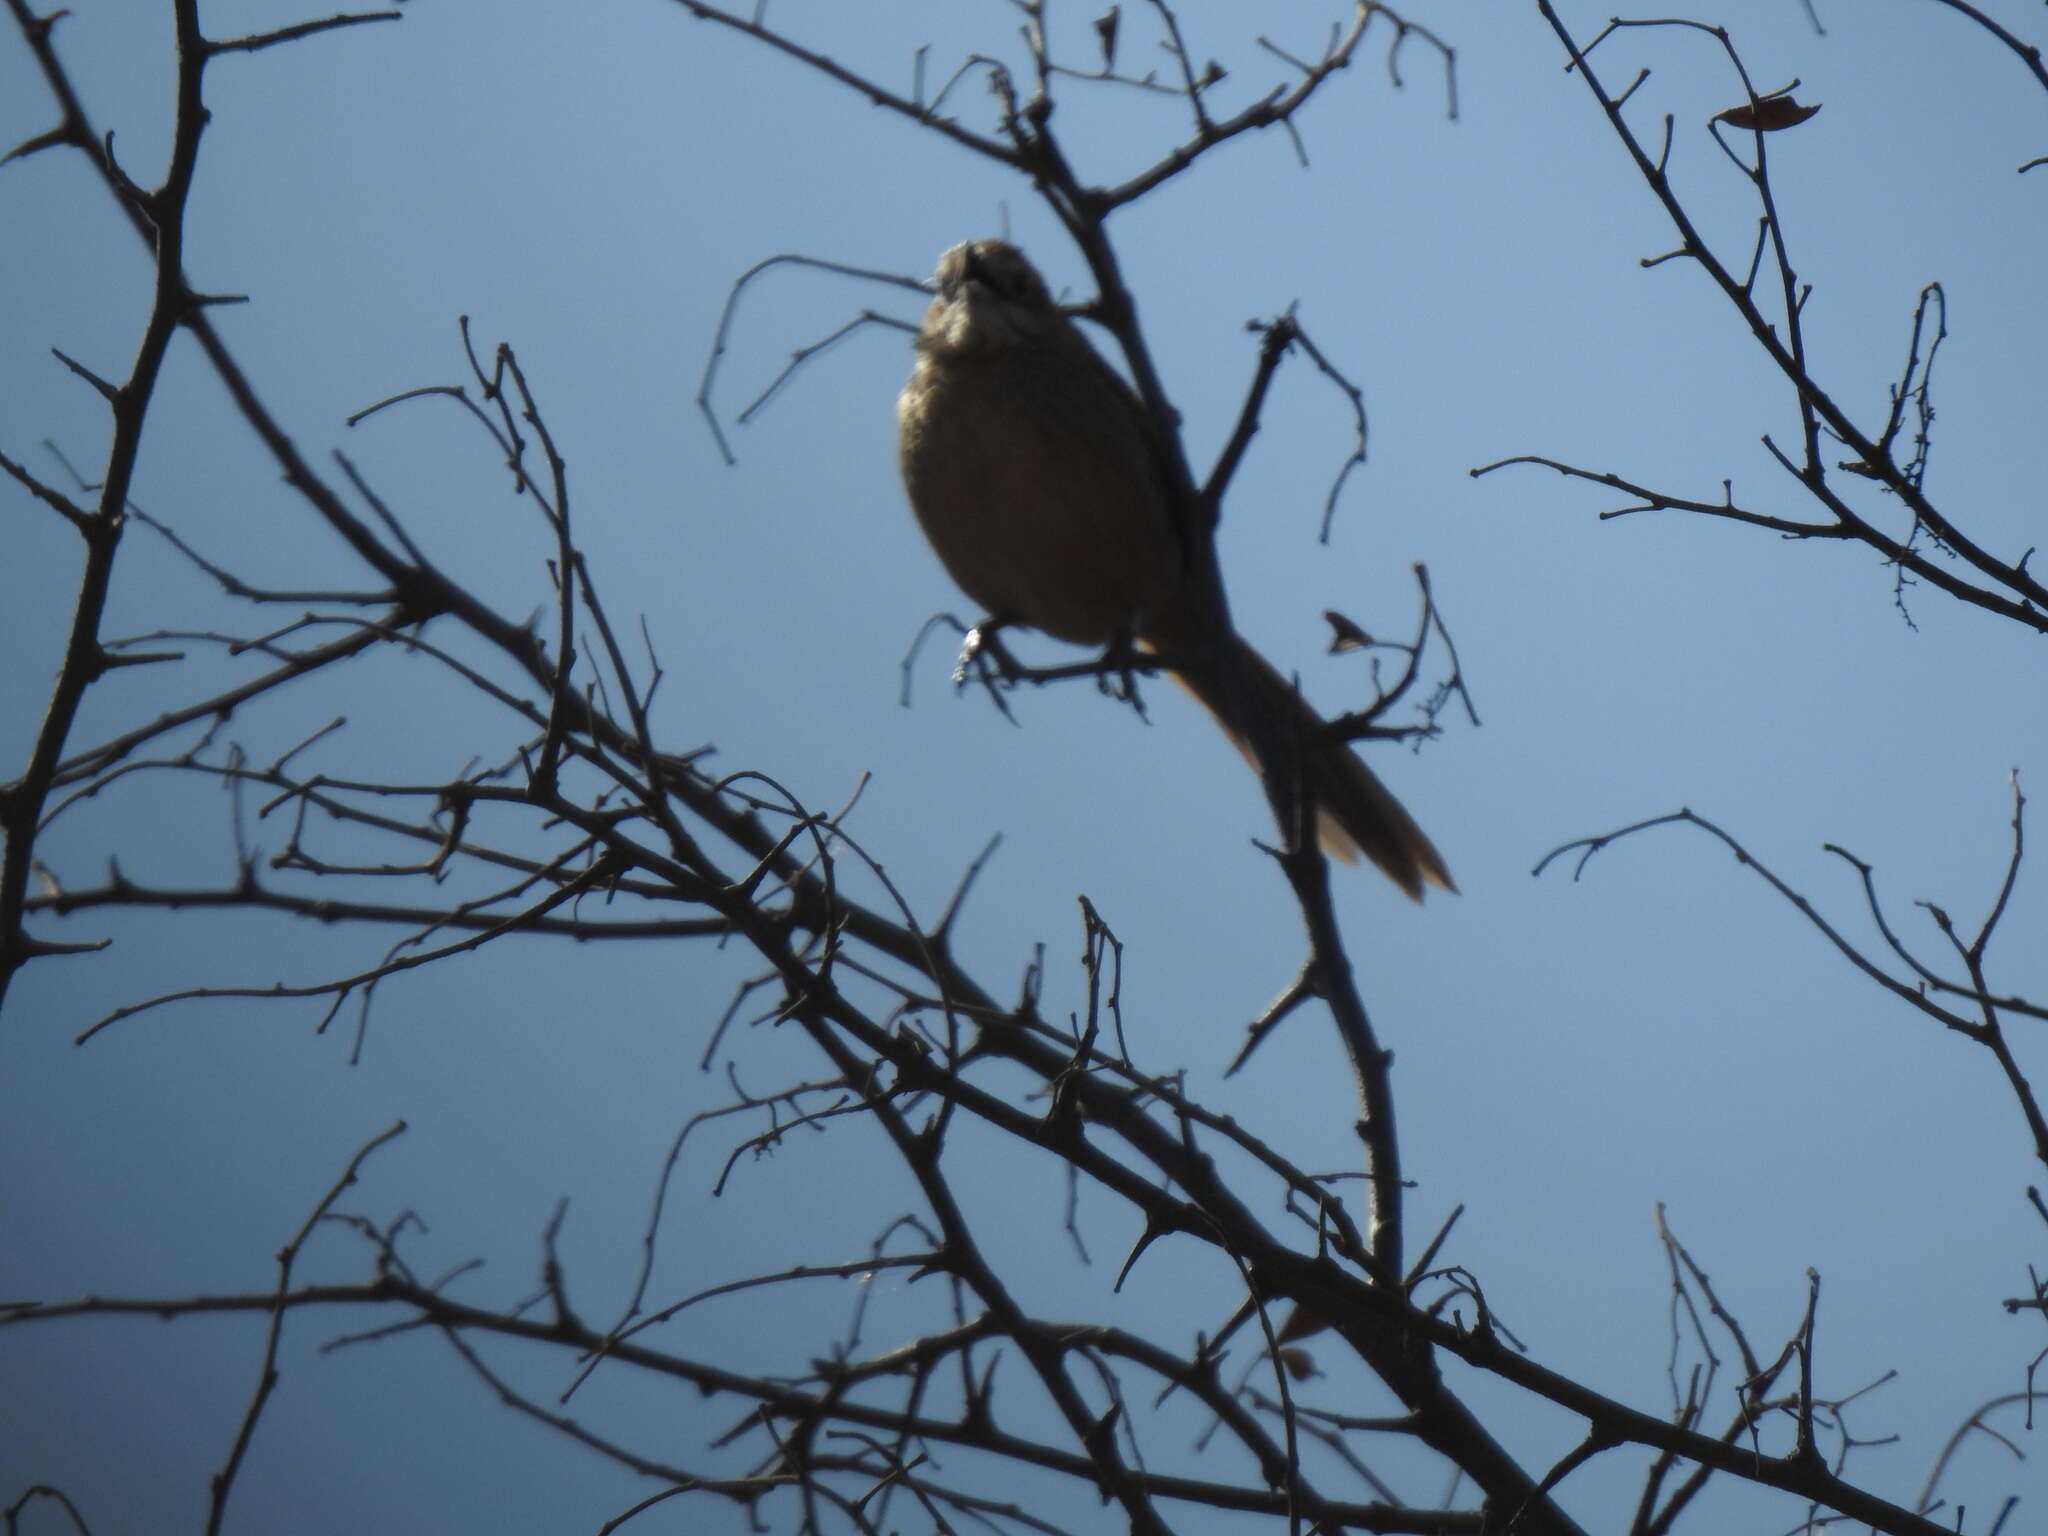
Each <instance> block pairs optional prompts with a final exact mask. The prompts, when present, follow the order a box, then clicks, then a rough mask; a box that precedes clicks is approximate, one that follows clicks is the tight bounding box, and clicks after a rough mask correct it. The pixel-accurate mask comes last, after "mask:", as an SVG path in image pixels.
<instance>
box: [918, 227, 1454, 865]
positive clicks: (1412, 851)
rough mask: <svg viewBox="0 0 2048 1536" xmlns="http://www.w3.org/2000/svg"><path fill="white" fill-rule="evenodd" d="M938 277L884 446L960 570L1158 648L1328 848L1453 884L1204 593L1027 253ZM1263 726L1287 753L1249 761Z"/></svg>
mask: <svg viewBox="0 0 2048 1536" xmlns="http://www.w3.org/2000/svg"><path fill="white" fill-rule="evenodd" d="M937 285H938V297H937V298H935V299H934V300H933V301H932V306H931V308H930V310H929V311H927V312H926V314H925V318H924V326H923V328H922V329H921V330H920V331H919V332H918V337H917V361H916V365H915V367H914V368H913V370H912V372H911V375H910V382H909V383H908V384H906V385H905V386H904V389H903V394H902V396H901V398H900V399H899V400H898V401H897V427H898V433H899V440H898V448H899V453H900V457H901V462H902V468H903V484H904V487H905V489H906V490H907V491H908V493H909V496H910V505H911V510H912V511H914V512H915V513H916V514H917V520H918V523H919V524H920V526H922V527H923V529H924V534H925V537H926V538H927V539H928V540H930V541H931V546H932V549H933V550H934V551H935V552H936V553H937V555H938V557H939V559H940V561H941V562H942V563H943V564H944V565H945V567H946V570H947V572H948V573H949V574H951V576H952V578H953V580H954V581H955V582H957V583H958V584H959V586H960V589H961V590H962V591H963V592H965V593H966V594H967V595H968V596H969V597H970V598H972V599H973V600H974V601H975V602H977V603H979V604H980V605H981V606H982V608H983V609H984V610H986V612H987V613H988V614H989V616H990V617H991V618H992V619H995V620H997V621H999V622H1002V623H1011V624H1021V625H1026V626H1028V627H1030V628H1032V629H1038V630H1043V631H1044V632H1045V633H1047V634H1049V635H1052V636H1054V637H1056V638H1058V639H1061V640H1066V641H1070V642H1072V643H1073V644H1076V645H1087V646H1103V647H1107V646H1111V645H1114V644H1118V643H1122V642H1126V641H1134V642H1136V643H1137V644H1138V645H1140V646H1143V647H1144V648H1145V649H1147V650H1150V651H1154V652H1157V653H1159V654H1160V655H1161V656H1162V657H1163V658H1165V659H1166V660H1168V661H1169V662H1170V663H1171V664H1172V665H1173V667H1174V669H1175V676H1176V677H1177V678H1178V680H1179V681H1180V682H1181V683H1182V684H1183V685H1184V686H1185V687H1186V688H1187V689H1188V690H1189V691H1190V692H1191V693H1193V694H1194V695H1195V697H1196V698H1197V699H1199V700H1200V701H1201V702H1202V704H1203V705H1204V706H1205V707H1207V709H1208V710H1209V712H1210V713H1211V714H1213V715H1214V716H1215V717H1216V720H1217V722H1218V723H1219V724H1220V725H1222V727H1223V729H1224V730H1225V731H1226V732H1228V733H1229V734H1230V737H1231V739H1232V740H1233V741H1234V742H1235V743H1236V744H1237V746H1238V748H1239V750H1240V751H1242V752H1244V754H1245V755H1246V757H1248V758H1250V759H1251V760H1252V763H1253V766H1254V767H1256V768H1259V769H1260V770H1261V771H1262V772H1266V773H1274V772H1282V771H1291V772H1293V773H1296V774H1298V775H1300V782H1301V783H1303V784H1304V785H1305V787H1306V788H1307V789H1308V790H1309V792H1310V793H1311V794H1312V795H1313V797H1314V800H1315V805H1316V809H1317V813H1318V817H1319V826H1318V832H1319V834H1320V838H1321V841H1322V843H1323V846H1324V847H1325V848H1326V849H1328V850H1329V851H1330V852H1331V853H1333V854H1335V855H1336V856H1338V857H1339V858H1342V859H1345V860H1346V861H1347V862H1349V861H1353V860H1355V859H1356V858H1357V856H1358V855H1359V854H1361V853H1362V854H1364V855H1365V857H1367V858H1368V859H1370V860H1372V862H1373V863H1374V864H1376V865H1378V866H1379V868H1380V869H1381V870H1382V871H1383V872H1384V873H1385V874H1386V876H1387V878H1388V879H1390V880H1392V881H1393V882H1394V883H1395V884H1396V885H1398V886H1400V887H1401V889H1402V890H1404V891H1406V892H1407V893H1408V894H1409V895H1410V896H1411V897H1414V898H1415V899H1416V900H1418V901H1420V900H1421V899H1422V893H1423V887H1424V884H1425V882H1427V883H1429V884H1433V885H1437V886H1440V887H1442V888H1443V889H1445V890H1456V889H1457V887H1456V886H1454V885H1453V884H1452V883H1451V875H1450V871H1449V870H1448V869H1447V868H1446V867H1445V865H1444V861H1443V858H1442V857H1441V856H1440V855H1439V854H1438V853H1437V851H1436V849H1435V848H1434V847H1433V846H1432V845H1431V843H1430V841H1429V839H1428V838H1427V837H1425V836H1424V835H1423V833H1422V829H1421V828H1420V827H1418V826H1416V824H1415V820H1414V818H1413V817H1411V816H1410V815H1409V814H1408V812H1407V811H1406V810H1404V809H1403V808H1402V806H1401V802H1400V801H1398V800H1396V799H1395V798H1394V797H1393V795H1392V794H1391V793H1390V792H1389V791H1388V789H1387V787H1386V786H1385V785H1384V784H1382V783H1380V781H1379V779H1378V778H1377V777H1375V776H1374V774H1373V772H1372V770H1371V769H1370V768H1368V767H1366V766H1365V764H1364V763H1363V762H1361V761H1360V760H1359V758H1358V755H1357V754H1356V753H1355V752H1353V751H1352V750H1351V749H1350V747H1349V746H1347V745H1345V744H1344V743H1342V742H1331V741H1328V740H1327V739H1326V730H1325V727H1324V724H1323V721H1322V720H1321V719H1320V718H1319V717H1318V716H1317V715H1316V713H1315V712H1314V711H1313V710H1312V709H1310V708H1309V707H1308V705H1306V704H1305V703H1303V702H1302V701H1301V699H1300V697H1299V695H1297V694H1296V692H1295V691H1294V689H1293V688H1292V687H1290V686H1289V685H1288V683H1287V681H1286V679H1284V678H1283V677H1281V675H1280V674H1279V673H1278V672H1276V671H1275V670H1274V669H1273V667H1272V666H1271V665H1270V664H1269V663H1268V662H1267V661H1266V659H1265V658H1264V657H1263V656H1261V655H1259V653H1258V652H1257V651H1255V650H1253V649H1252V647H1251V646H1250V645H1249V644H1247V643H1246V642H1245V640H1244V639H1243V638H1242V637H1241V636H1239V635H1238V634H1237V633H1236V631H1235V630H1232V629H1230V628H1229V627H1228V620H1227V619H1223V618H1218V617H1214V616H1212V615H1211V612H1210V605H1205V604H1204V603H1202V602H1201V601H1200V600H1199V596H1198V594H1197V592H1196V584H1195V581H1194V579H1193V578H1192V577H1191V575H1190V574H1189V573H1190V571H1191V568H1192V562H1191V560H1190V558H1189V550H1190V540H1191V539H1192V538H1196V537H1199V538H1203V539H1206V538H1208V537H1209V534H1208V533H1207V532H1206V531H1204V532H1201V533H1200V534H1198V535H1196V534H1190V533H1189V532H1188V531H1187V530H1184V529H1182V528H1180V527H1178V526H1177V525H1176V522H1175V517H1174V512H1173V506H1172V500H1171V498H1170V497H1169V495H1168V493H1167V490H1166V487H1165V484H1164V477H1163V476H1162V474H1161V472H1160V469H1159V461H1158V458H1157V456H1156V451H1155V448H1154V445H1153V438H1152V434H1151V431H1150V429H1149V428H1148V426H1147V418H1146V416H1145V412H1144V408H1143V407H1142V406H1141V405H1140V404H1139V402H1138V399H1137V397H1136V396H1135V395H1134V394H1133V393H1132V391H1131V388H1130V386H1129V385H1127V384H1126V383H1125V382H1124V381H1123V379H1122V378H1121V377H1120V376H1119V375H1118V374H1117V373H1116V372H1115V371H1114V370H1113V369H1111V368H1110V366H1109V365H1108V364H1107V363H1105V362H1104V361H1103V360H1102V358H1101V357H1100V356H1099V355H1098V354H1097V352H1096V351H1095V349H1094V348H1093V347H1092V346H1090V345H1089V343H1088V340H1087V338H1086V337H1084V336H1083V335H1082V334H1081V332H1080V330H1079V329H1078V328H1077V327H1076V326H1075V325H1074V323H1073V322H1072V321H1071V320H1070V319H1068V318H1067V316H1066V315H1065V314H1064V313H1062V312H1061V310H1060V308H1059V306H1058V305H1056V304H1055V303H1054V302H1053V299H1052V295H1051V294H1050V293H1049V292H1048V291H1047V290H1046V286H1045V282H1044V279H1042V278H1041V277H1039V275H1038V273H1037V271H1036V270H1035V269H1034V268H1033V267H1032V265H1031V263H1030V262H1028V261H1026V260H1025V259H1024V254H1023V252H1021V251H1019V250H1018V249H1017V248H1016V247H1015V246H1013V245H1010V244H1007V243H1006V242H1004V241H1001V240H973V241H969V242H968V243H967V244H965V245H956V246H954V247H953V248H952V249H951V250H950V251H948V252H946V254H945V255H944V256H943V257H941V258H940V259H939V269H938V273H937ZM1219 631H1220V632H1219ZM1258 741H1265V742H1268V743H1276V742H1277V743H1284V744H1287V748H1288V750H1289V751H1291V752H1294V753H1298V754H1299V755H1298V756H1296V757H1295V758H1294V759H1293V761H1292V762H1291V763H1289V764H1287V765H1284V766H1283V765H1276V764H1273V763H1262V762H1261V761H1260V759H1259V757H1258V755H1257V754H1256V753H1255V752H1254V750H1253V747H1252V743H1254V742H1258Z"/></svg>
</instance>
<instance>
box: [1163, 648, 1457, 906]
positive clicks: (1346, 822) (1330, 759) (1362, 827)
mask: <svg viewBox="0 0 2048 1536" xmlns="http://www.w3.org/2000/svg"><path fill="white" fill-rule="evenodd" d="M1231 641H1232V652H1231V654H1230V655H1229V656H1228V657H1226V658H1223V662H1224V664H1223V665H1221V666H1218V667H1215V668H1202V669H1199V670H1195V671H1190V672H1185V673H1183V672H1179V671H1176V672H1175V673H1174V674H1173V675H1174V678H1175V680H1176V681H1178V682H1179V683H1180V684H1181V686H1183V687H1184V688H1186V689H1187V690H1188V692H1190V693H1192V694H1193V695H1194V696H1195V697H1196V698H1197V699H1198V700H1200V701H1201V703H1202V705H1203V707H1204V708H1206V709H1207V710H1208V711H1209V713H1210V714H1212V715H1214V716H1215V717H1216V723H1217V724H1219V725H1221V726H1222V727H1223V729H1224V732H1225V733H1226V734H1227V735H1228V736H1229V737H1230V739H1231V741H1232V742H1233V743H1235V745H1236V747H1237V749H1238V751H1240V752H1242V753H1243V754H1244V755H1245V759H1246V761H1248V762H1249V763H1250V764H1251V765H1252V767H1253V768H1254V769H1255V770H1257V771H1258V772H1260V773H1261V774H1264V773H1267V772H1270V771H1274V770H1272V769H1271V768H1269V767H1268V766H1267V765H1265V764H1262V763H1261V762H1260V761H1259V759H1258V756H1257V754H1256V753H1255V752H1254V751H1253V750H1252V747H1251V738H1253V737H1255V736H1258V735H1265V736H1266V738H1267V739H1268V740H1272V741H1275V742H1278V743H1282V744H1289V745H1292V746H1293V747H1294V753H1293V756H1292V760H1291V763H1290V764H1287V765H1283V766H1282V768H1281V769H1280V771H1292V772H1294V773H1297V774H1299V775H1301V780H1300V782H1302V783H1303V784H1304V786H1305V787H1306V788H1307V790H1308V792H1309V793H1310V794H1311V795H1312V796H1313V797H1314V800H1315V806H1316V832H1317V838H1318V841H1320V842H1321V843H1322V845H1323V850H1324V852H1326V853H1328V854H1330V855H1331V856H1333V857H1335V858H1338V859H1342V860H1343V861H1344V862H1345V863H1347V864H1352V863H1356V862H1357V861H1358V858H1359V856H1360V855H1361V854H1363V855H1364V856H1365V857H1366V858H1368V859H1370V860H1371V861H1372V862H1373V863H1374V864H1375V865H1376V866H1378V868H1379V870H1380V872H1381V873H1383V874H1384V875H1386V877H1387V878H1388V879H1389V880H1392V881H1393V882H1394V884H1396V885H1398V886H1399V887H1401V889H1402V890H1404V891H1406V892H1407V893H1408V895H1409V896H1410V897H1412V898H1413V899H1415V900H1416V901H1420V900H1422V894H1423V891H1424V889H1425V887H1426V886H1429V885H1434V886H1437V887H1439V888H1440V889H1442V890H1446V891H1452V892H1455V891H1456V890H1457V889H1458V887H1457V886H1456V885H1455V884H1454V883H1453V882H1452V880H1451V872H1450V869H1449V868H1448V867H1447V866H1446V865H1445V863H1444V860H1443V855H1442V854H1440V853H1438V852H1437V851H1436V846H1435V844H1433V843H1431V842H1430V840H1429V838H1428V837H1427V836H1425V835H1424V833H1423V830H1422V828H1420V827H1419V826H1417V825H1416V824H1415V818H1414V817H1412V816H1410V815H1409V814H1408V811H1407V809H1406V808H1405V807H1404V806H1403V805H1402V804H1401V802H1400V801H1399V800H1396V799H1395V798H1394V794H1393V791H1391V790H1390V789H1388V788H1387V786H1386V785H1384V784H1382V783H1381V782H1380V781H1379V776H1378V775H1377V774H1375V773H1374V772H1373V771H1372V770H1371V769H1370V768H1368V767H1366V765H1365V763H1364V761H1363V760H1362V759H1361V758H1360V757H1359V756H1358V754H1357V753H1356V752H1354V751H1352V750H1351V748H1350V747H1349V746H1347V745H1346V744H1344V743H1343V742H1333V741H1328V740H1326V739H1325V731H1326V727H1325V725H1324V723H1323V719H1322V717H1321V716H1320V715H1318V714H1317V713H1316V712H1315V711H1314V710H1313V709H1311V708H1310V707H1309V706H1308V704H1307V703H1306V702H1305V701H1304V700H1303V699H1302V697H1301V695H1300V694H1299V693H1297V692H1296V691H1295V689H1294V688H1293V687H1292V686H1291V685H1290V684H1289V683H1288V681H1287V680H1286V679H1285V678H1283V677H1282V676H1281V675H1280V674H1279V673H1278V672H1276V671H1275V670H1274V669H1273V666H1272V664H1271V663H1270V662H1268V661H1267V660H1266V658H1265V657H1263V656H1261V655H1260V654H1259V653H1258V652H1257V651H1256V650H1254V649H1253V648H1252V647H1251V645H1250V644H1249V643H1248V642H1246V641H1245V640H1244V639H1243V638H1242V637H1241V636H1238V635H1232V636H1231ZM1247 710H1252V711H1256V712H1257V713H1258V715H1259V717H1260V718H1261V719H1262V720H1263V722H1264V724H1265V730H1264V731H1263V732H1261V731H1260V730H1259V729H1258V728H1257V727H1255V726H1252V725H1251V723H1250V722H1249V721H1246V720H1245V719H1244V718H1243V715H1244V712H1245V711H1247Z"/></svg>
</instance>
